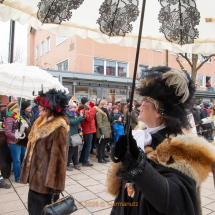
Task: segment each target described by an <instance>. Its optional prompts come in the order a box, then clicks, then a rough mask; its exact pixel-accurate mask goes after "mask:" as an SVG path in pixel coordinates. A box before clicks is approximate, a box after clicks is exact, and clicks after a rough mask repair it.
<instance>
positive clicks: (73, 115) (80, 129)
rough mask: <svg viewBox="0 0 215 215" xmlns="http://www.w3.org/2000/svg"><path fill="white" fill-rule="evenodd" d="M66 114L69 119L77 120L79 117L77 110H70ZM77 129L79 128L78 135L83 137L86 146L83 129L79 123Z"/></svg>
mask: <svg viewBox="0 0 215 215" xmlns="http://www.w3.org/2000/svg"><path fill="white" fill-rule="evenodd" d="M66 113H67V115H68V116H69V117H71V118H73V119H76V118H77V117H78V115H77V112H76V110H72V111H70V110H69V109H67V110H66ZM77 128H78V134H79V136H80V137H81V139H82V143H83V144H84V136H83V130H82V127H81V123H80V122H79V123H78V124H77Z"/></svg>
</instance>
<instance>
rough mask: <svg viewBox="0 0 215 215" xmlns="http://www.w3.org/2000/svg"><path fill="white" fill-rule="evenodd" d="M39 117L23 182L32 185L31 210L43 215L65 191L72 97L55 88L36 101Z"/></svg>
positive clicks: (28, 154) (26, 157) (23, 169)
mask: <svg viewBox="0 0 215 215" xmlns="http://www.w3.org/2000/svg"><path fill="white" fill-rule="evenodd" d="M35 103H36V104H38V105H39V106H38V107H39V111H40V112H39V118H38V119H37V120H36V121H35V122H34V125H33V127H32V128H31V131H30V133H29V135H28V142H27V150H26V153H25V158H24V160H23V164H22V172H21V177H20V182H21V183H24V184H27V183H29V192H28V211H29V214H30V215H41V213H42V210H43V208H44V207H45V206H46V205H47V204H51V199H52V195H53V194H54V193H55V194H56V195H55V200H57V198H59V192H60V191H63V190H64V188H65V179H66V164H67V154H68V144H67V142H68V131H69V123H68V119H67V117H66V116H65V110H66V107H67V105H68V98H67V96H66V95H65V93H64V92H61V91H56V90H55V89H51V90H49V91H48V92H46V93H43V91H41V92H39V95H38V96H37V97H36V99H35Z"/></svg>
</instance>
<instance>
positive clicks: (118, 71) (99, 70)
mask: <svg viewBox="0 0 215 215" xmlns="http://www.w3.org/2000/svg"><path fill="white" fill-rule="evenodd" d="M127 73H128V64H127V63H124V62H117V61H112V60H105V59H98V58H94V74H98V75H111V76H120V77H127Z"/></svg>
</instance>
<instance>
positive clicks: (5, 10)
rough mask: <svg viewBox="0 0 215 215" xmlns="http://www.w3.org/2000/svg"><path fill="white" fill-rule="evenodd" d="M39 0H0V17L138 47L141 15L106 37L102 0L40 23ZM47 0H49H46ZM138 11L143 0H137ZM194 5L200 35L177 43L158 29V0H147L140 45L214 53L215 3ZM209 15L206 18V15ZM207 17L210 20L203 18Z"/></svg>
mask: <svg viewBox="0 0 215 215" xmlns="http://www.w3.org/2000/svg"><path fill="white" fill-rule="evenodd" d="M0 2H1V1H0ZM39 2H41V0H30V1H26V0H4V1H3V3H0V20H2V21H7V20H9V19H12V20H15V21H18V22H20V23H21V24H26V23H28V24H29V25H30V26H32V27H33V28H35V29H36V30H47V31H50V32H51V33H53V34H56V35H58V36H68V37H70V36H73V35H78V36H80V37H81V38H87V37H89V38H91V39H93V40H95V41H97V42H99V43H104V44H117V45H120V46H125V47H135V48H136V47H137V38H138V31H139V23H140V15H139V16H138V18H137V20H136V21H135V22H134V23H131V24H132V25H133V30H132V32H131V33H129V34H126V36H125V37H121V36H115V37H109V36H107V35H105V34H102V33H101V31H100V29H99V25H98V24H97V19H98V18H99V17H100V14H99V8H100V6H101V4H102V2H103V1H102V0H84V1H83V3H82V4H81V5H80V7H79V8H77V9H76V10H72V17H71V18H70V19H69V21H63V22H62V23H61V24H60V25H58V24H42V23H41V21H39V20H38V19H37V12H38V7H37V5H38V3H39ZM49 2H52V1H50V0H49ZM139 2H140V3H139V10H140V11H141V5H142V1H139ZM196 5H197V9H198V11H199V12H200V16H201V19H200V23H199V25H197V26H196V27H197V29H198V31H199V38H197V39H196V40H195V41H194V43H193V44H187V45H182V46H181V45H178V44H174V43H170V42H168V41H167V40H166V38H165V36H164V35H163V34H162V33H160V32H159V28H160V26H161V23H159V21H158V14H159V11H160V9H161V5H160V3H159V1H158V0H147V1H146V7H145V16H144V23H143V30H142V39H141V46H140V47H141V48H146V49H152V50H161V49H167V50H169V51H172V52H175V53H194V54H204V55H209V54H214V53H215V17H214V16H215V15H214V14H215V7H214V1H213V0H204V1H203V0H196ZM208 18H209V19H208ZM206 19H207V21H208V20H209V22H206Z"/></svg>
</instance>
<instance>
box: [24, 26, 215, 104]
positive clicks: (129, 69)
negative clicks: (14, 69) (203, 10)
mask: <svg viewBox="0 0 215 215" xmlns="http://www.w3.org/2000/svg"><path fill="white" fill-rule="evenodd" d="M27 47H28V58H27V64H28V65H34V66H39V67H41V68H43V69H49V70H48V71H49V72H50V73H51V74H52V75H53V76H56V77H58V78H59V80H60V81H61V82H62V83H63V85H64V86H66V87H68V88H69V91H70V94H71V95H75V96H77V97H78V98H80V97H82V96H87V97H95V98H98V99H101V98H104V99H108V100H110V101H117V100H121V99H125V98H126V97H129V92H130V88H131V83H132V76H133V70H134V61H135V54H136V49H135V48H129V47H128V48H127V47H121V46H117V45H105V44H100V43H97V42H95V41H93V40H92V39H89V38H87V39H82V38H80V37H78V36H74V37H70V38H68V37H58V36H55V35H53V34H51V33H49V32H47V31H35V30H34V29H33V28H30V27H29V34H28V46H27ZM176 57H177V55H176V54H174V53H171V52H169V53H168V66H170V67H172V68H175V69H180V67H179V65H178V63H177V61H176ZM188 57H191V55H188ZM166 60H167V58H166V51H165V50H163V51H162V50H157V51H152V50H146V49H141V50H140V56H139V63H138V76H140V74H141V71H143V70H144V69H145V68H147V67H152V66H158V65H166ZM202 60H203V59H202V57H201V56H199V63H200V62H201V61H202ZM180 61H181V63H182V64H183V66H184V67H185V68H186V69H187V71H188V72H190V70H191V69H190V66H189V64H188V63H187V61H186V60H184V59H183V58H180ZM214 70H215V58H214V59H211V60H210V61H209V62H207V63H205V64H204V65H203V66H202V67H201V69H200V70H199V72H198V82H199V87H198V89H199V90H205V89H206V81H207V80H210V83H211V85H212V86H213V85H214V86H215V75H214Z"/></svg>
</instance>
